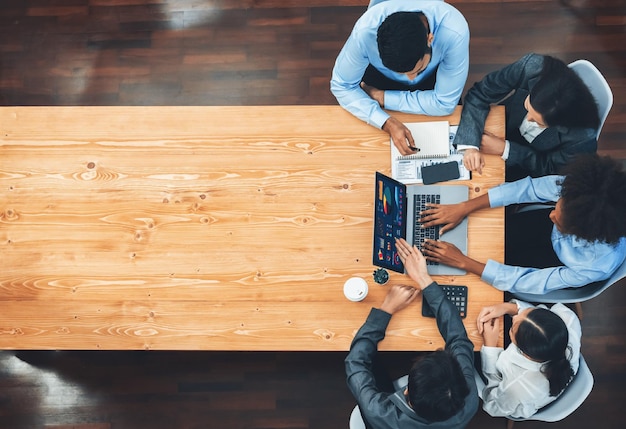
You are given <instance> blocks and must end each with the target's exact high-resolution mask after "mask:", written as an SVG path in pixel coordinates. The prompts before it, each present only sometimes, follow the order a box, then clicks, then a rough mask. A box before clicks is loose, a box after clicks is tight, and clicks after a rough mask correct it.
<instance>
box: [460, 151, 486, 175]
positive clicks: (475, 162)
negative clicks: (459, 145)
mask: <svg viewBox="0 0 626 429" xmlns="http://www.w3.org/2000/svg"><path fill="white" fill-rule="evenodd" d="M463 165H464V166H465V168H467V169H468V170H469V171H476V172H477V173H478V174H483V167H484V166H485V158H484V157H483V154H482V153H480V151H479V150H476V149H466V150H465V152H464V153H463Z"/></svg>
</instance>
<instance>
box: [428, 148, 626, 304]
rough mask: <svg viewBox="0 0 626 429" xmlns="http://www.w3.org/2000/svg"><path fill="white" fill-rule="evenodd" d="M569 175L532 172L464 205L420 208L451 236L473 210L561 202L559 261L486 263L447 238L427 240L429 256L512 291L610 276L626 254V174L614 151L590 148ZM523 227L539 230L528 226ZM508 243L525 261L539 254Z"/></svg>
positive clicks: (556, 233) (555, 229) (550, 240)
mask: <svg viewBox="0 0 626 429" xmlns="http://www.w3.org/2000/svg"><path fill="white" fill-rule="evenodd" d="M565 173H566V174H565V176H546V177H540V178H536V179H532V178H530V177H526V178H524V179H521V180H518V181H515V182H511V183H505V184H503V185H500V186H498V187H495V188H492V189H490V190H489V192H488V193H487V194H484V195H481V196H480V197H477V198H474V199H471V200H469V201H466V202H464V203H460V204H452V205H438V204H432V205H431V208H429V209H427V210H425V211H423V212H422V213H421V215H422V221H423V225H424V226H425V227H429V226H434V225H444V226H443V227H442V228H441V230H440V234H443V235H444V236H443V237H442V239H443V240H445V231H447V230H449V229H452V228H454V227H455V226H456V225H458V224H459V222H460V221H461V220H462V219H463V218H464V217H466V216H467V215H468V214H470V213H472V212H473V211H476V210H480V209H484V208H488V207H502V206H508V205H511V204H519V203H533V202H535V203H537V202H539V203H546V202H556V206H555V208H554V210H552V211H550V213H549V220H550V221H551V222H552V223H553V224H554V225H553V226H552V228H551V230H550V231H548V233H549V236H548V237H545V240H544V241H545V242H546V243H547V245H548V246H549V247H550V248H549V249H547V250H548V251H549V252H552V253H553V256H554V260H555V263H554V264H552V266H545V265H544V266H541V265H540V264H539V262H541V261H538V263H535V264H525V265H526V266H516V262H518V261H515V260H511V259H512V258H511V255H509V254H507V255H506V258H507V259H506V262H507V264H502V263H499V262H496V261H493V260H489V261H487V263H486V264H484V263H482V262H479V261H476V260H474V259H472V258H470V257H468V256H466V255H464V254H463V253H461V251H460V250H459V249H458V248H456V247H455V246H454V245H452V244H450V243H446V242H445V241H429V242H427V243H426V248H425V251H424V254H425V255H426V257H427V258H428V259H431V260H433V261H437V262H440V263H443V264H446V265H450V266H453V267H458V268H461V269H464V270H466V271H469V272H471V273H474V274H477V275H479V276H481V278H482V279H483V280H484V281H485V282H487V283H489V284H491V285H493V286H494V287H496V288H498V289H500V290H504V291H511V292H525V293H533V294H543V293H546V292H548V291H551V290H556V289H562V288H566V287H578V286H585V285H587V284H589V283H593V282H596V281H601V280H605V279H607V278H609V277H610V276H611V274H613V272H615V271H616V270H617V268H618V267H619V266H620V265H621V264H622V263H623V262H624V259H625V258H626V218H625V217H624V213H626V172H624V171H623V168H622V165H621V164H620V163H619V162H617V161H615V160H613V159H611V158H610V157H599V156H598V155H596V154H587V155H581V156H579V157H578V158H577V159H576V160H575V161H574V162H572V163H571V164H570V165H568V166H567V167H566V170H565ZM514 216H515V215H514ZM514 216H513V217H514ZM507 229H508V227H507ZM522 232H526V233H530V232H532V231H531V229H530V228H528V229H526V230H524V231H522ZM507 248H509V249H513V250H515V251H516V253H518V254H519V255H520V256H519V257H518V259H522V258H524V257H527V259H532V257H533V256H534V254H535V253H536V250H535V249H529V248H525V246H524V245H518V244H516V243H507ZM542 259H544V258H543V257H542Z"/></svg>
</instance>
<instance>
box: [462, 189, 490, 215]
mask: <svg viewBox="0 0 626 429" xmlns="http://www.w3.org/2000/svg"><path fill="white" fill-rule="evenodd" d="M460 205H461V207H462V209H463V211H464V212H465V216H468V215H469V214H471V213H473V212H475V211H477V210H482V209H487V208H489V207H491V206H490V204H489V194H483V195H481V196H479V197H476V198H472V199H471V200H467V201H464V202H462V203H460Z"/></svg>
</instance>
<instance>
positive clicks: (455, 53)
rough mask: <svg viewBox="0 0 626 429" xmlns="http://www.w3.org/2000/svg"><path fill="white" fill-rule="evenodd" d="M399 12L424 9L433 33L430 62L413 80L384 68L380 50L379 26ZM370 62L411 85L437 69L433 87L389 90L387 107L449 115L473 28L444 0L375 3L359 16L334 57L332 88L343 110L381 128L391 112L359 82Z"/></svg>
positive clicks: (461, 82)
mask: <svg viewBox="0 0 626 429" xmlns="http://www.w3.org/2000/svg"><path fill="white" fill-rule="evenodd" d="M395 12H422V13H423V14H424V15H425V16H426V18H427V19H428V24H429V26H430V32H431V33H433V36H434V39H433V43H432V58H431V60H430V63H429V64H428V67H427V68H426V70H424V71H423V72H422V73H420V74H418V75H417V77H416V78H415V79H413V80H411V79H409V78H408V77H407V76H406V75H404V74H403V73H397V72H394V71H391V70H389V69H388V68H386V67H385V66H384V65H383V63H382V60H381V59H380V55H379V53H378V44H377V42H376V35H377V31H378V27H379V26H380V24H382V22H383V21H384V20H385V18H387V16H389V15H391V14H392V13H395ZM369 64H371V65H372V66H374V67H375V68H376V69H378V71H380V72H381V73H382V74H383V75H385V76H387V77H388V78H390V79H393V80H395V81H398V82H402V83H405V84H407V85H414V84H417V83H419V82H420V81H422V80H423V79H424V78H425V77H426V76H428V75H430V74H432V72H433V70H435V69H436V68H437V67H439V68H438V69H437V82H436V83H435V88H434V89H433V90H429V91H413V92H410V91H385V103H384V104H385V109H389V110H396V111H401V112H408V113H415V114H425V115H431V116H443V115H449V114H450V113H452V111H453V110H454V108H455V106H456V105H457V103H458V101H459V98H460V97H461V93H462V92H463V87H464V85H465V80H466V79H467V74H468V70H469V27H468V25H467V22H466V21H465V18H464V17H463V15H461V13H460V12H459V11H458V10H456V9H455V8H454V7H452V6H450V5H449V4H447V3H444V2H443V1H442V0H420V1H416V0H388V1H385V2H382V3H379V4H376V5H374V6H372V7H371V8H370V9H368V10H367V12H365V13H364V14H363V16H361V18H359V20H358V21H357V22H356V24H355V25H354V28H353V30H352V33H351V34H350V37H349V38H348V40H347V41H346V44H345V45H344V47H343V49H342V50H341V52H340V53H339V56H338V57H337V60H336V61H335V67H334V69H333V74H332V79H331V81H330V89H331V91H332V93H333V94H334V95H335V97H336V98H337V101H338V102H339V104H340V105H341V106H342V107H343V108H344V109H346V110H348V111H349V112H350V113H352V114H353V115H354V116H356V117H357V118H359V119H361V120H363V121H365V122H367V123H368V124H371V125H374V126H376V127H378V128H382V126H383V125H384V123H385V121H387V119H389V114H388V113H386V112H385V111H384V110H383V109H382V108H381V107H380V106H379V105H378V103H377V102H376V101H375V100H373V99H372V98H370V97H369V96H368V95H367V93H366V92H365V91H363V90H362V89H361V87H360V86H359V85H360V83H361V79H362V78H363V74H364V73H365V70H366V69H367V66H368V65H369Z"/></svg>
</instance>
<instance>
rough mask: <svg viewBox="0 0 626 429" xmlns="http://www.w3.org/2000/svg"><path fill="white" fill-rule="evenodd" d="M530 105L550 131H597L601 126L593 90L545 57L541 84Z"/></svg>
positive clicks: (568, 69) (574, 74) (535, 87)
mask: <svg viewBox="0 0 626 429" xmlns="http://www.w3.org/2000/svg"><path fill="white" fill-rule="evenodd" d="M530 104H531V105H532V106H533V109H535V110H536V111H537V112H539V113H540V114H541V116H542V117H543V119H544V121H545V122H546V124H545V125H547V126H550V127H555V126H562V127H569V128H592V129H594V130H595V129H597V128H598V127H599V126H600V116H599V114H598V104H597V103H596V100H595V99H594V98H593V95H591V91H589V87H588V86H587V85H586V84H585V83H584V82H583V81H582V79H581V78H580V77H579V76H578V75H577V74H576V72H575V71H574V70H572V69H571V68H569V67H568V66H567V65H566V64H565V63H564V62H563V61H561V60H559V59H557V58H554V57H549V56H544V57H543V67H542V70H541V73H540V75H539V80H538V81H537V83H536V84H535V85H534V86H533V87H532V88H531V89H530Z"/></svg>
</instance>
